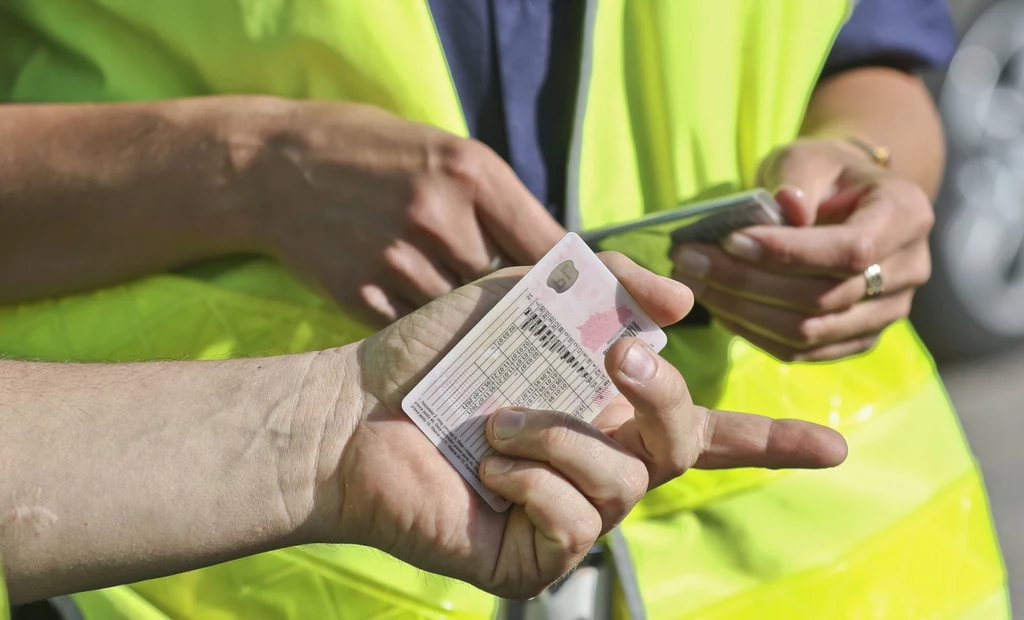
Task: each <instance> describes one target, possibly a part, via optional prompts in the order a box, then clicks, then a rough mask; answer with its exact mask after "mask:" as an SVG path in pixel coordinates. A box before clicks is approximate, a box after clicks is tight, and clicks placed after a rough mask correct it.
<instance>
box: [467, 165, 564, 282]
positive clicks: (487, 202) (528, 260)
mask: <svg viewBox="0 0 1024 620" xmlns="http://www.w3.org/2000/svg"><path fill="white" fill-rule="evenodd" d="M481 160H482V162H483V163H482V164H481V165H482V171H481V173H480V177H481V179H482V180H481V182H480V183H478V184H477V186H476V196H475V197H474V204H475V206H476V213H477V218H478V219H479V220H480V224H481V226H482V227H483V229H484V230H485V231H487V234H488V235H490V237H491V239H493V240H494V241H495V242H496V243H497V244H498V246H499V247H500V248H501V251H502V252H503V253H504V254H505V255H506V256H508V257H509V258H511V259H512V260H514V261H516V262H517V263H518V264H520V265H532V264H534V263H536V262H537V261H539V260H540V259H541V257H543V256H544V254H546V253H547V251H548V250H550V249H551V248H552V247H554V245H555V244H556V243H558V240H559V239H561V238H562V237H563V236H564V235H565V232H566V231H565V229H564V228H562V225H561V224H559V223H558V222H557V221H556V220H555V218H554V217H552V216H551V214H550V213H548V211H547V209H545V208H544V207H543V206H541V204H540V203H539V202H538V201H537V199H536V198H534V196H533V194H531V193H530V191H529V190H528V189H526V186H524V185H523V183H522V181H520V180H519V178H518V177H516V175H515V172H513V171H512V169H511V168H510V167H509V166H508V164H506V163H505V162H504V161H502V159H501V158H500V157H498V156H497V155H495V154H494V153H493V152H488V153H486V154H483V156H482V157H481Z"/></svg>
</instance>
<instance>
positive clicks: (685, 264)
mask: <svg viewBox="0 0 1024 620" xmlns="http://www.w3.org/2000/svg"><path fill="white" fill-rule="evenodd" d="M676 267H679V270H680V271H682V272H683V273H685V274H687V275H690V276H693V277H694V278H703V277H704V276H706V275H708V271H710V270H711V259H710V258H708V257H707V255H706V254H704V252H701V251H699V250H693V249H690V248H684V249H682V250H680V251H679V253H678V254H676Z"/></svg>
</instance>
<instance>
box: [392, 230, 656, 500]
mask: <svg viewBox="0 0 1024 620" xmlns="http://www.w3.org/2000/svg"><path fill="white" fill-rule="evenodd" d="M623 336H632V337H635V338H639V339H641V340H643V341H644V342H646V343H647V344H649V345H650V346H651V347H652V348H654V350H655V351H660V350H661V349H662V348H663V347H664V346H665V344H666V342H667V338H666V336H665V333H664V332H663V331H661V329H660V328H659V327H658V325H657V324H656V323H655V322H654V321H652V320H651V318H650V317H648V316H647V314H646V313H645V312H644V311H643V310H642V309H641V308H640V306H639V304H637V302H636V300H634V299H633V297H632V296H630V294H629V293H628V292H627V291H626V289H625V288H624V287H623V286H622V285H621V284H619V281H618V280H616V279H615V276H614V275H612V272H611V271H609V270H608V268H607V267H605V266H604V263H602V262H601V260H600V259H599V258H598V257H597V255H596V254H594V252H593V251H592V250H591V249H590V248H589V247H587V244H586V243H584V242H583V240H582V239H580V238H579V237H578V236H577V235H576V234H574V233H569V234H567V235H566V236H565V237H563V238H562V240H561V241H559V242H558V244H557V245H555V247H554V248H552V249H551V251H550V252H548V253H547V254H546V255H545V256H544V258H542V259H541V261H540V262H539V263H537V265H536V266H534V267H533V269H531V270H530V271H529V273H527V274H526V275H525V276H524V277H523V279H522V280H520V281H519V282H518V283H517V284H516V285H515V286H514V287H513V288H512V290H510V291H509V292H508V294H506V295H505V297H503V298H502V299H501V301H499V302H498V303H497V305H495V306H494V308H492V309H491V310H490V312H488V313H487V315H485V316H484V318H483V319H481V320H480V322H479V323H477V325H476V326H474V327H473V329H471V330H470V332H469V333H468V334H466V336H465V337H464V338H463V339H462V340H461V341H459V342H458V344H456V345H455V347H454V348H453V349H452V350H451V351H450V352H449V353H448V354H447V355H446V356H445V357H444V358H443V359H442V360H441V361H440V362H438V364H437V366H435V367H434V368H433V369H432V370H431V371H430V373H428V374H427V376H426V377H424V378H423V380H422V381H420V383H419V384H418V385H417V386H416V387H415V388H413V389H412V391H411V392H409V394H408V395H407V396H406V397H405V399H404V400H403V401H402V408H403V409H404V410H405V412H406V413H407V414H408V415H409V417H410V418H412V420H413V422H415V423H416V425H417V426H419V427H420V429H421V430H422V431H423V432H424V433H425V434H426V435H427V437H428V438H430V440H431V441H432V442H433V443H434V445H435V446H437V448H438V449H439V450H440V451H441V452H442V453H444V455H445V456H446V457H447V458H448V460H449V461H451V462H452V464H453V465H454V466H455V468H456V469H458V470H459V472H460V473H461V474H462V475H463V477H465V478H466V480H468V481H469V483H470V484H471V485H472V486H473V488H474V489H476V490H477V492H478V493H480V495H481V496H482V497H483V498H484V500H486V501H487V503H488V504H489V505H490V506H491V508H493V509H494V510H496V511H499V512H501V511H504V510H506V509H507V508H508V507H509V502H508V501H507V500H505V499H504V498H502V497H500V496H498V495H497V494H495V493H493V492H492V491H490V490H488V489H487V488H486V487H485V486H484V485H483V484H482V483H481V482H480V478H479V476H478V475H477V472H479V470H480V460H481V459H482V458H483V457H485V456H487V455H489V454H493V453H494V450H493V448H491V446H490V444H489V443H487V437H486V435H485V431H484V426H485V424H486V423H487V417H488V416H489V415H490V414H491V413H493V412H494V411H496V410H497V409H499V408H500V407H507V406H515V407H527V408H532V409H547V410H553V411H561V412H564V413H569V414H572V415H574V416H576V417H578V418H581V419H583V420H585V421H587V422H590V421H591V420H593V419H594V418H595V417H596V416H597V414H598V413H600V412H601V410H602V409H603V408H604V406H605V405H607V404H608V402H609V401H610V400H611V399H612V398H614V397H615V396H616V395H617V394H618V390H617V389H616V388H615V385H614V384H613V383H612V382H611V379H609V378H608V374H607V373H606V372H605V370H604V358H605V355H606V354H607V352H608V349H609V348H610V347H611V345H612V344H613V343H614V342H615V341H616V340H618V339H619V338H622V337H623Z"/></svg>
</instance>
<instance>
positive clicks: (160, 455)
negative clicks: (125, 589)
mask: <svg viewBox="0 0 1024 620" xmlns="http://www.w3.org/2000/svg"><path fill="white" fill-rule="evenodd" d="M354 363H355V362H354V353H353V352H352V350H351V348H344V349H337V350H331V351H325V352H321V353H312V354H306V355H296V356H285V357H278V358H266V359H253V360H232V361H226V362H172V363H151V364H131V365H100V364H82V365H77V364H36V363H26V362H0V557H2V558H3V565H4V569H5V571H6V573H7V578H8V584H9V586H10V592H11V596H12V599H13V600H14V601H15V602H17V601H27V600H35V599H39V598H41V597H45V596H50V595H54V594H58V593H66V592H69V591H80V590H85V589H93V588H97V587H101V586H107V585H112V584H116V583H126V582H131V581H137V580H140V579H144V578H150V577H156V576H160V575H166V574H170V573H175V572H180V571H184V570H188V569H192V568H197V567H200V566H205V565H209V564H213V563H217V562H222V561H226V560H230V559H234V558H237V557H241V556H243V555H249V554H252V553H257V552H261V551H265V550H269V549H274V548H279V547H283V546H288V545H293V544H300V543H307V542H313V541H321V542H327V541H329V540H332V539H333V535H334V534H335V532H334V531H333V529H332V528H335V527H337V522H336V521H337V520H336V518H335V516H334V514H333V510H332V509H331V507H332V506H337V505H338V504H339V502H340V500H339V498H337V497H336V495H337V493H338V492H339V491H338V489H337V488H332V485H331V484H327V483H326V481H328V480H330V481H334V480H335V479H334V478H332V476H333V475H334V473H335V472H333V471H318V468H319V469H324V468H325V466H324V465H323V463H322V459H318V458H317V455H318V454H319V453H321V451H322V452H323V453H324V454H326V453H328V451H330V453H337V452H338V442H344V441H345V436H346V435H345V433H344V432H330V433H329V434H328V435H325V430H326V431H336V430H337V427H336V426H335V424H336V423H337V421H338V420H339V415H340V416H342V417H344V416H347V415H349V414H352V415H351V419H352V420H355V419H356V418H357V416H358V412H357V410H358V408H359V407H361V399H360V398H359V396H358V393H357V392H356V391H355V389H356V388H355V386H356V385H357V383H356V377H355V376H352V374H353V373H354V372H355V371H354V370H352V369H353V368H354V366H353V364H354ZM337 407H341V409H337ZM353 423H354V422H353ZM323 442H327V443H329V444H332V445H326V446H325V445H322V443H323ZM325 507H326V510H325Z"/></svg>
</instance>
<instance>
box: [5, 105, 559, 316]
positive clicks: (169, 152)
mask: <svg viewBox="0 0 1024 620" xmlns="http://www.w3.org/2000/svg"><path fill="white" fill-rule="evenodd" d="M0 144H3V145H4V147H3V155H2V156H0V303H14V302H20V301H26V300H32V299H37V298H41V297H45V296H51V295H59V294H62V293H68V292H75V291H82V290H89V289H93V288H97V287H101V286H104V285H108V284H112V283H116V282H119V281H123V280H126V279H130V278H134V277H139V276H142V275H146V274H150V273H157V272H162V271H167V270H171V269H174V268H177V267H181V266H183V265H186V264H188V263H192V262H197V261H202V260H206V259H210V258H214V257H220V256H224V255H231V254H251V253H262V254H268V255H270V256H273V257H275V258H277V259H279V260H280V261H282V262H283V263H284V264H285V265H287V266H288V267H290V268H292V269H293V271H294V272H296V273H297V274H298V275H300V276H302V277H304V278H305V279H306V280H307V281H308V282H310V283H311V284H313V285H315V286H316V287H318V288H319V290H321V291H323V292H324V293H325V294H327V295H329V296H330V297H332V298H333V299H334V300H336V301H337V302H338V303H339V304H340V305H342V306H343V307H346V308H348V309H350V310H351V311H353V312H355V313H356V315H357V316H362V317H363V318H365V319H367V320H370V321H371V322H374V323H378V324H380V323H382V322H384V321H388V322H389V321H391V320H394V319H395V318H397V317H398V316H401V315H404V314H407V313H408V312H410V311H411V310H412V309H414V308H418V307H419V306H421V305H423V304H424V303H426V302H428V301H430V300H431V299H434V298H436V297H438V296H440V295H443V294H445V293H447V292H449V291H450V290H452V288H454V287H456V286H458V285H459V284H461V283H463V282H467V281H470V280H473V279H475V278H476V277H479V276H480V275H482V274H483V273H485V271H486V270H487V269H488V265H490V264H492V259H494V258H495V257H496V256H497V257H504V258H505V260H506V261H507V262H509V263H515V264H533V263H534V262H536V260H537V259H539V258H540V257H541V256H542V255H543V254H544V252H545V251H547V250H548V249H549V248H550V247H551V246H552V245H553V244H554V243H555V242H556V241H557V240H558V239H559V238H561V235H562V234H563V233H564V231H563V230H562V228H561V226H559V225H558V224H557V223H556V222H555V221H554V220H553V219H552V218H551V216H550V215H548V213H547V212H546V211H545V210H544V208H543V207H542V206H541V205H540V204H539V203H537V201H536V200H535V199H534V198H533V197H532V196H531V195H530V193H529V192H528V191H527V190H526V188H524V187H523V185H522V184H521V183H520V182H519V180H518V179H517V178H516V176H515V174H514V173H513V172H512V171H511V169H510V168H509V167H508V166H507V165H506V164H505V163H504V162H503V161H502V160H501V158H500V157H498V156H497V155H496V154H494V153H493V152H492V151H491V150H490V149H488V148H487V147H485V146H483V145H482V144H480V143H478V142H475V141H472V140H466V139H462V138H458V137H456V136H454V135H451V134H449V133H447V132H444V131H441V130H439V129H435V128H432V127H428V126H426V125H420V124H417V123H412V122H408V121H405V120H402V119H400V118H398V117H396V116H394V115H392V114H390V113H387V112H385V111H383V110H380V109H376V108H371V107H367V106H361V105H354V104H348V103H327V102H320V103H317V102H299V101H285V100H278V99H272V98H265V97H211V98H202V99H191V100H176V101H164V102H155V103H131V104H105V105H3V106H0Z"/></svg>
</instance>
